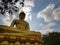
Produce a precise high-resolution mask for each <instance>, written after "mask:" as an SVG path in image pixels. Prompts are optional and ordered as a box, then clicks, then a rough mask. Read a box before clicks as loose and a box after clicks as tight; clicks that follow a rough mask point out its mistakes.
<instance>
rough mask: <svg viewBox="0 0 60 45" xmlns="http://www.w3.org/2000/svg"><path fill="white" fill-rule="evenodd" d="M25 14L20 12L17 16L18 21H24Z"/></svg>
mask: <svg viewBox="0 0 60 45" xmlns="http://www.w3.org/2000/svg"><path fill="white" fill-rule="evenodd" d="M25 16H26V15H25V13H24V12H21V13H20V14H19V19H20V20H24V19H25Z"/></svg>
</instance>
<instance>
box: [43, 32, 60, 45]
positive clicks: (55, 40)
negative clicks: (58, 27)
mask: <svg viewBox="0 0 60 45" xmlns="http://www.w3.org/2000/svg"><path fill="white" fill-rule="evenodd" d="M42 40H43V42H42V45H60V33H59V32H52V33H49V34H47V35H44V36H43V37H42Z"/></svg>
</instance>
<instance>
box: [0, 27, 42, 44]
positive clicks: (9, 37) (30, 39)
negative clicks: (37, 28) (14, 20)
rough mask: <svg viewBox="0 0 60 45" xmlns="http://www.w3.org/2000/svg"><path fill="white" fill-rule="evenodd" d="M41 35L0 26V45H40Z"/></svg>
mask: <svg viewBox="0 0 60 45" xmlns="http://www.w3.org/2000/svg"><path fill="white" fill-rule="evenodd" d="M40 44H41V33H40V32H33V31H22V30H18V29H15V28H12V27H8V26H0V45H40Z"/></svg>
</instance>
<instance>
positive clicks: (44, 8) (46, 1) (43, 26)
mask: <svg viewBox="0 0 60 45" xmlns="http://www.w3.org/2000/svg"><path fill="white" fill-rule="evenodd" d="M24 3H25V6H24V7H23V8H22V9H21V10H23V11H24V12H25V13H26V19H25V20H26V21H27V22H28V23H29V24H30V29H31V31H38V32H41V33H43V34H45V33H48V32H52V31H57V32H60V0H25V2H24ZM16 5H17V7H19V2H18V3H17V4H16ZM19 8H20V7H19ZM0 17H1V18H0V21H1V22H0V25H2V24H3V25H10V23H11V21H12V20H13V19H15V18H18V13H14V15H13V16H5V17H4V16H2V15H1V16H0Z"/></svg>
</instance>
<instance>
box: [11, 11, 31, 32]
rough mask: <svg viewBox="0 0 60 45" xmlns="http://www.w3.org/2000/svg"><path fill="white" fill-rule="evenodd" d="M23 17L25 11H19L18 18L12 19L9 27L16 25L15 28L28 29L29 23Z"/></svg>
mask: <svg viewBox="0 0 60 45" xmlns="http://www.w3.org/2000/svg"><path fill="white" fill-rule="evenodd" d="M24 19H25V13H24V12H21V13H20V14H19V20H18V19H15V20H13V21H12V23H11V25H10V26H11V27H14V25H16V28H17V29H19V30H26V31H28V30H30V27H29V24H28V23H27V22H26V21H25V20H24Z"/></svg>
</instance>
